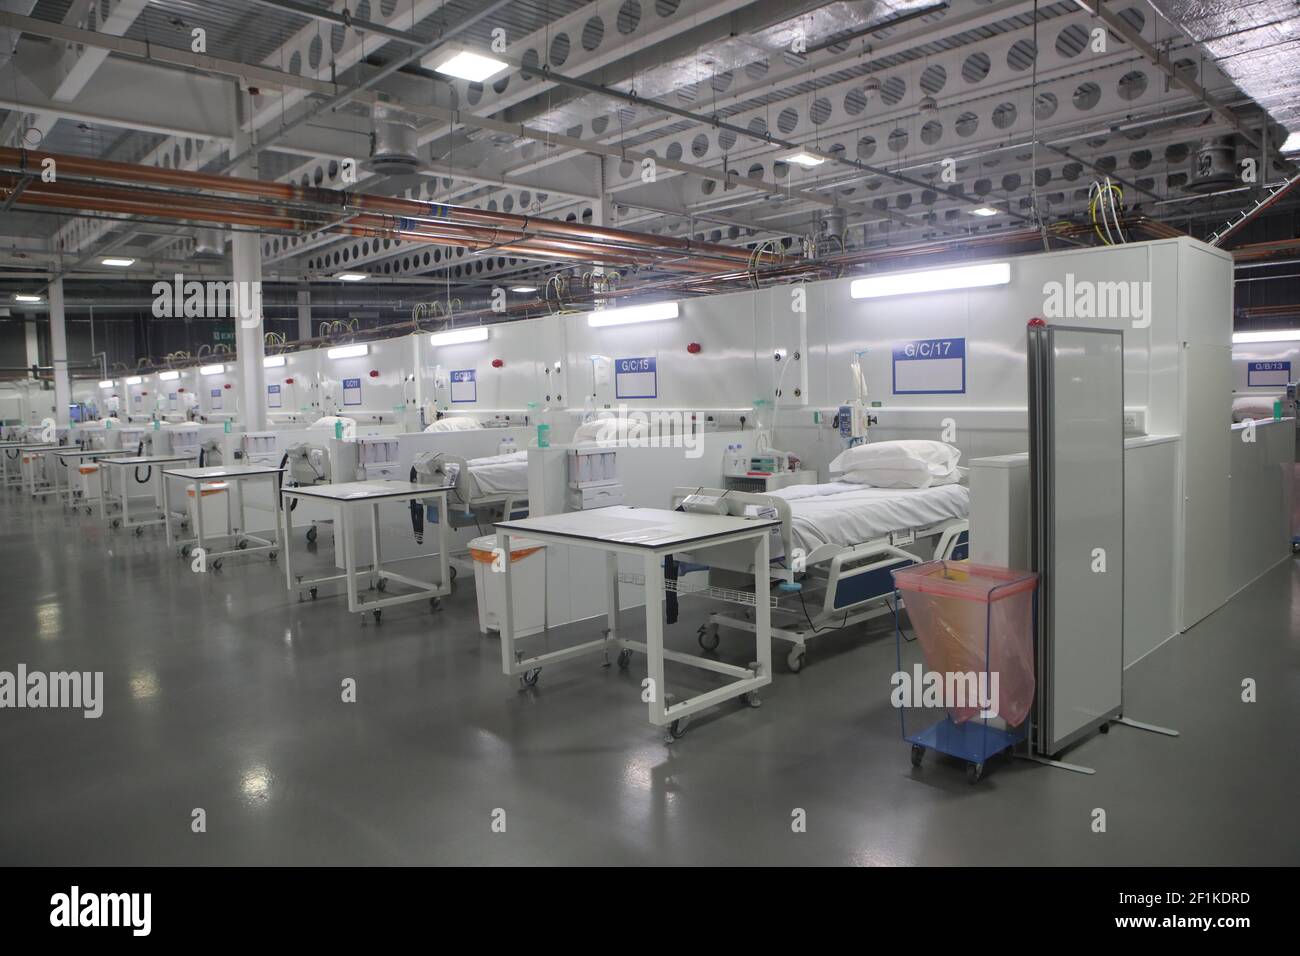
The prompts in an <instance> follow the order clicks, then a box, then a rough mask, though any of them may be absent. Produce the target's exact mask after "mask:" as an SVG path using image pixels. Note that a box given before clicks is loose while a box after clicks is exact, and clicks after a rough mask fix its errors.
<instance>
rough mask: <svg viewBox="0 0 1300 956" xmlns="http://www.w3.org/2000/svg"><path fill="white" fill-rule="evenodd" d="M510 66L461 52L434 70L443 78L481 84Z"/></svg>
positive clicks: (476, 54)
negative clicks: (450, 77)
mask: <svg viewBox="0 0 1300 956" xmlns="http://www.w3.org/2000/svg"><path fill="white" fill-rule="evenodd" d="M509 66H510V64H509V63H506V62H505V61H504V60H497V59H495V58H493V57H490V56H484V55H483V54H481V53H471V52H470V51H469V50H461V51H460V52H459V53H455V54H453V55H451V56H449V57H446V59H444V60H442V61H441V62H439V63H437V65H435V66H434V68H433V69H434V70H435V71H436V72H438V73H441V74H443V75H444V76H454V77H455V78H456V79H458V80H469V81H470V82H471V83H482V82H484V81H485V80H489V79H491V78H492V77H494V76H496V75H497V74H498V73H500V72H501V71H502V70H504V69H506V68H507V67H509Z"/></svg>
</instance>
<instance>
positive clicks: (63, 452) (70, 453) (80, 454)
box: [54, 448, 126, 458]
mask: <svg viewBox="0 0 1300 956" xmlns="http://www.w3.org/2000/svg"><path fill="white" fill-rule="evenodd" d="M123 454H126V453H125V452H124V451H122V450H121V449H120V448H119V449H108V448H64V449H60V450H59V451H56V452H55V453H54V457H56V458H102V457H104V456H106V455H123Z"/></svg>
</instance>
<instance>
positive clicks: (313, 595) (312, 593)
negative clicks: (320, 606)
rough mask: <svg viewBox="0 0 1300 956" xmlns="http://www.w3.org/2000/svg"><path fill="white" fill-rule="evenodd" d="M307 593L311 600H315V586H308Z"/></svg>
mask: <svg viewBox="0 0 1300 956" xmlns="http://www.w3.org/2000/svg"><path fill="white" fill-rule="evenodd" d="M307 593H308V594H310V595H311V599H312V600H313V601H314V600H316V589H315V588H308V590H307Z"/></svg>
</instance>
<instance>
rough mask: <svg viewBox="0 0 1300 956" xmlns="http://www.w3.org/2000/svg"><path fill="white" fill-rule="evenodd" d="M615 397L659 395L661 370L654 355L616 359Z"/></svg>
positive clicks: (654, 396) (650, 396) (655, 396)
mask: <svg viewBox="0 0 1300 956" xmlns="http://www.w3.org/2000/svg"><path fill="white" fill-rule="evenodd" d="M614 397H615V398H658V397H659V371H658V367H657V364H656V360H655V358H654V356H645V357H642V358H621V359H615V360H614Z"/></svg>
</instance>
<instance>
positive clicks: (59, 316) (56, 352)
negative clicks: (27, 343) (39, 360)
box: [49, 279, 72, 428]
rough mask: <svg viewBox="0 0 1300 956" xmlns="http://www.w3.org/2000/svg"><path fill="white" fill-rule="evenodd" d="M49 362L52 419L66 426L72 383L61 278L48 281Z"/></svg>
mask: <svg viewBox="0 0 1300 956" xmlns="http://www.w3.org/2000/svg"><path fill="white" fill-rule="evenodd" d="M49 302H50V364H51V365H53V366H54V421H55V423H56V424H57V425H58V426H59V427H60V428H67V427H68V407H69V406H70V405H71V404H72V385H71V383H70V382H69V381H68V334H67V325H66V320H65V319H66V317H65V315H64V312H63V280H62V279H55V280H54V281H53V282H51V283H50V289H49Z"/></svg>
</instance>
